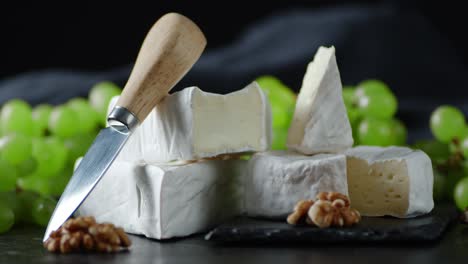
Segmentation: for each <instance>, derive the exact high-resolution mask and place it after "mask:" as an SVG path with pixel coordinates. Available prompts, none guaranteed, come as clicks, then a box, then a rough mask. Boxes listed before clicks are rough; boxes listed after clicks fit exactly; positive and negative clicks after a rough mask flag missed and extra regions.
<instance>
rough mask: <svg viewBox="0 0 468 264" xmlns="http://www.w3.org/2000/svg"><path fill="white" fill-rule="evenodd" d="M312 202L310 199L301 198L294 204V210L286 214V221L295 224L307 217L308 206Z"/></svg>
mask: <svg viewBox="0 0 468 264" xmlns="http://www.w3.org/2000/svg"><path fill="white" fill-rule="evenodd" d="M313 204H314V201H312V200H301V201H299V202H297V204H296V206H294V212H293V213H292V214H290V215H289V216H288V218H287V219H286V221H287V222H288V223H289V224H291V225H297V224H299V223H300V222H302V221H303V220H304V219H305V218H306V217H307V212H308V211H309V208H310V207H311V206H312V205H313Z"/></svg>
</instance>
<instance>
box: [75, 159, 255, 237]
mask: <svg viewBox="0 0 468 264" xmlns="http://www.w3.org/2000/svg"><path fill="white" fill-rule="evenodd" d="M245 162H246V161H243V160H226V161H221V160H210V161H203V162H197V163H190V164H187V165H182V166H155V165H136V164H132V163H127V162H115V163H114V164H113V165H112V166H111V168H110V169H109V171H108V172H107V173H106V175H105V176H104V177H103V178H102V180H101V181H100V182H99V183H98V185H97V186H96V188H95V189H94V190H93V191H92V192H91V194H90V195H89V196H88V198H87V199H86V200H85V202H84V203H83V204H82V205H81V207H80V208H79V210H78V214H80V215H94V216H95V217H96V220H97V221H99V222H112V223H114V224H116V225H118V226H121V227H123V228H124V230H125V231H126V232H129V233H133V234H141V235H145V236H147V237H150V238H155V239H168V238H173V237H183V236H188V235H191V234H194V233H199V232H203V231H206V230H208V229H209V228H211V227H213V226H215V225H217V224H220V223H222V222H223V221H225V220H226V219H228V218H230V217H232V216H236V215H239V214H241V213H242V206H243V204H242V197H243V188H242V171H241V169H240V168H242V167H243V166H244V163H245Z"/></svg>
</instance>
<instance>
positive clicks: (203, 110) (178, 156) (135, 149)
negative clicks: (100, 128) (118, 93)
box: [110, 82, 272, 163]
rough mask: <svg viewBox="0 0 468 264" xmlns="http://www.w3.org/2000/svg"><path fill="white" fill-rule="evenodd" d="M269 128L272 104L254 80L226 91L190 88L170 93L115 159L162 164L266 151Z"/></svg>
mask: <svg viewBox="0 0 468 264" xmlns="http://www.w3.org/2000/svg"><path fill="white" fill-rule="evenodd" d="M116 100H117V98H115V99H114V100H113V102H111V104H110V108H112V107H113V105H114V104H115V103H116ZM271 133H272V132H271V112H270V104H269V102H268V100H267V98H266V96H265V94H264V93H263V91H262V90H261V88H260V87H259V86H258V84H257V83H256V82H253V83H251V84H249V85H248V86H247V87H245V88H244V89H242V90H239V91H236V92H233V93H230V94H227V95H220V94H213V93H207V92H203V91H202V90H200V89H199V88H197V87H189V88H186V89H184V90H182V91H179V92H176V93H174V94H172V95H170V96H168V97H166V98H165V99H164V101H162V102H161V103H160V104H159V105H158V106H157V107H156V108H155V109H154V110H153V111H152V112H151V113H150V114H149V116H148V117H147V118H146V120H145V121H144V122H143V124H142V125H141V126H140V127H139V128H137V130H136V131H135V133H134V135H132V136H131V137H130V139H129V141H128V143H127V144H126V145H125V147H124V148H123V149H122V151H121V153H120V154H119V156H118V158H117V159H118V160H123V161H131V162H133V161H137V162H146V163H164V162H169V161H176V160H179V161H181V160H182V161H183V160H196V159H201V158H205V157H213V156H217V155H220V154H229V153H240V152H255V151H264V150H267V149H268V148H269V147H270V144H271Z"/></svg>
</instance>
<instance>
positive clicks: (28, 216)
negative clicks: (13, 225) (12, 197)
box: [15, 190, 39, 224]
mask: <svg viewBox="0 0 468 264" xmlns="http://www.w3.org/2000/svg"><path fill="white" fill-rule="evenodd" d="M37 199H39V195H38V194H37V193H36V192H33V191H29V190H22V191H21V192H19V193H18V194H17V195H16V200H17V206H16V208H17V209H16V210H15V218H16V222H17V223H28V224H29V223H33V217H32V205H33V204H34V202H35V201H36V200H37Z"/></svg>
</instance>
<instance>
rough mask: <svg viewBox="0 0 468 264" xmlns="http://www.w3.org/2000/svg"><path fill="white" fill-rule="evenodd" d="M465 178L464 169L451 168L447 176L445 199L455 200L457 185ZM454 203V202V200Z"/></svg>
mask: <svg viewBox="0 0 468 264" xmlns="http://www.w3.org/2000/svg"><path fill="white" fill-rule="evenodd" d="M464 177H465V173H464V170H463V168H458V167H455V168H449V169H448V170H447V172H446V174H445V197H447V199H448V200H452V199H453V192H454V190H455V186H456V185H457V183H458V182H459V181H460V180H461V179H462V178H464ZM452 201H453V200H452Z"/></svg>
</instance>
